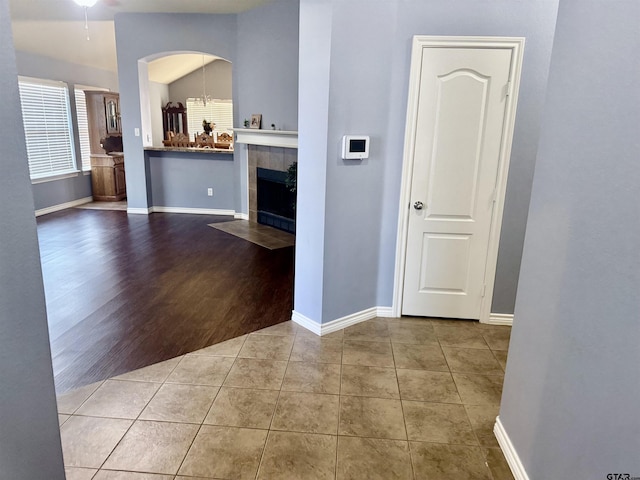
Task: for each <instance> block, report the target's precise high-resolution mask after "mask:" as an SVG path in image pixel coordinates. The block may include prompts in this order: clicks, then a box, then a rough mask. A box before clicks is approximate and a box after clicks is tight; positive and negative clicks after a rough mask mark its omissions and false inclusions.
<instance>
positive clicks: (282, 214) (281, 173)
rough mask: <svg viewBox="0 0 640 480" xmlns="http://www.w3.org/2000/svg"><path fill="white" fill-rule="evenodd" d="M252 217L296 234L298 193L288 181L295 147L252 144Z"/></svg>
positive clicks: (250, 206)
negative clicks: (290, 188)
mask: <svg viewBox="0 0 640 480" xmlns="http://www.w3.org/2000/svg"><path fill="white" fill-rule="evenodd" d="M248 154H249V220H251V221H254V222H258V223H262V224H264V225H269V226H272V227H275V228H278V229H280V230H284V231H286V232H290V233H295V201H296V199H295V195H293V194H292V193H291V192H290V191H289V189H288V188H287V186H286V184H285V179H286V177H287V170H288V168H289V167H290V166H291V164H293V163H294V162H295V161H297V157H298V155H297V154H298V151H297V150H296V149H295V148H283V147H268V146H261V145H249V151H248Z"/></svg>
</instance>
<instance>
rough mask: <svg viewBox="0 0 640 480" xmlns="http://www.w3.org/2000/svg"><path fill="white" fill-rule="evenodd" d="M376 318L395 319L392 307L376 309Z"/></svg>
mask: <svg viewBox="0 0 640 480" xmlns="http://www.w3.org/2000/svg"><path fill="white" fill-rule="evenodd" d="M376 317H380V318H395V317H396V316H395V315H394V314H393V307H377V313H376Z"/></svg>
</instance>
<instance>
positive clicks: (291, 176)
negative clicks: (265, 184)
mask: <svg viewBox="0 0 640 480" xmlns="http://www.w3.org/2000/svg"><path fill="white" fill-rule="evenodd" d="M284 183H285V185H286V186H287V188H288V189H289V191H290V192H291V193H293V194H294V195H295V194H296V192H297V189H298V162H293V163H292V164H291V165H290V166H289V168H287V178H286V179H285V181H284Z"/></svg>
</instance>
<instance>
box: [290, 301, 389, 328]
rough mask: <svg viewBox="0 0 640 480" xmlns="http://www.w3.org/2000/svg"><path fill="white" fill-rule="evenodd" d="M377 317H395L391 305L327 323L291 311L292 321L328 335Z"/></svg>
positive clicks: (369, 309)
mask: <svg viewBox="0 0 640 480" xmlns="http://www.w3.org/2000/svg"><path fill="white" fill-rule="evenodd" d="M376 317H387V318H389V317H393V315H391V307H371V308H367V309H366V310H361V311H359V312H356V313H352V314H350V315H346V316H344V317H341V318H337V319H336V320H332V321H330V322H327V323H318V322H316V321H315V320H312V319H310V318H309V317H305V316H304V315H302V314H301V313H299V312H296V311H295V310H294V311H293V312H291V321H293V322H294V323H297V324H298V325H300V326H302V327H304V328H306V329H307V330H309V331H311V332H313V333H315V334H316V335H327V334H328V333H332V332H337V331H338V330H342V329H344V328H347V327H350V326H351V325H355V324H356V323H360V322H366V321H367V320H371V319H372V318H376Z"/></svg>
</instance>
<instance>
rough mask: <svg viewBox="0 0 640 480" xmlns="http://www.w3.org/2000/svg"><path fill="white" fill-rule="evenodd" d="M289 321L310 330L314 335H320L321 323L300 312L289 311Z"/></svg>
mask: <svg viewBox="0 0 640 480" xmlns="http://www.w3.org/2000/svg"><path fill="white" fill-rule="evenodd" d="M291 321H292V322H293V323H297V324H298V325H300V326H301V327H304V328H306V329H307V330H309V331H310V332H313V333H315V334H316V335H322V331H321V324H319V323H317V322H314V321H313V320H311V319H310V318H309V317H305V316H304V315H303V314H301V313H300V312H296V311H295V310H294V311H292V312H291Z"/></svg>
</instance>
